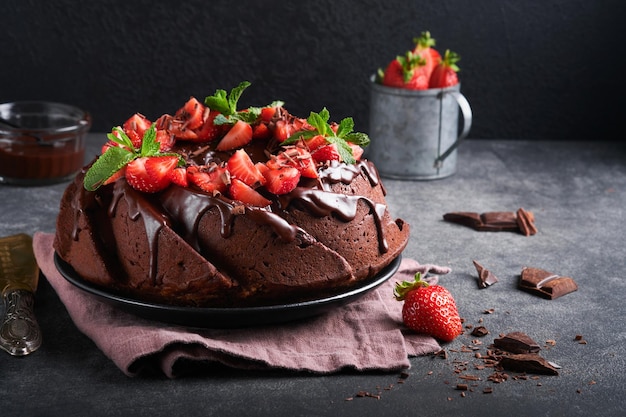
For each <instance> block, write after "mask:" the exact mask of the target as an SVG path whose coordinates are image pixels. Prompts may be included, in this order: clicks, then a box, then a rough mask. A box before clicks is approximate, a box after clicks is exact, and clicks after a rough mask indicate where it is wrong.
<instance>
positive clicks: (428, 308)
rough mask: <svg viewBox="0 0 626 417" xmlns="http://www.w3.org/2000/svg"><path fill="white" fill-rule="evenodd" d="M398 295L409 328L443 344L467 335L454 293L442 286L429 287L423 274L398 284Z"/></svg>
mask: <svg viewBox="0 0 626 417" xmlns="http://www.w3.org/2000/svg"><path fill="white" fill-rule="evenodd" d="M394 296H395V297H396V300H398V301H404V305H403V306H402V321H403V322H404V324H405V325H406V326H407V327H408V328H409V329H411V330H414V331H416V332H418V333H423V334H427V335H429V336H433V337H434V338H436V339H438V340H440V341H442V342H450V341H452V340H454V338H455V337H457V336H458V335H460V334H461V333H462V332H463V329H462V326H461V318H460V317H459V313H458V311H457V308H456V303H455V301H454V298H452V295H451V294H450V292H449V291H448V290H447V289H445V288H444V287H442V286H441V285H429V284H428V283H427V282H426V281H423V280H422V279H421V274H420V273H419V272H418V273H417V274H415V281H413V282H408V281H403V282H401V283H397V284H396V287H395V289H394Z"/></svg>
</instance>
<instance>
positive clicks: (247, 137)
mask: <svg viewBox="0 0 626 417" xmlns="http://www.w3.org/2000/svg"><path fill="white" fill-rule="evenodd" d="M251 140H252V126H250V125H249V124H248V123H246V122H244V121H241V120H237V122H236V123H235V124H234V125H233V127H231V128H230V130H229V131H228V133H226V135H225V136H224V137H223V138H222V140H220V143H218V144H217V146H216V148H215V149H216V150H218V151H230V150H233V149H237V148H241V147H243V146H245V145H247V144H248V143H250V141H251Z"/></svg>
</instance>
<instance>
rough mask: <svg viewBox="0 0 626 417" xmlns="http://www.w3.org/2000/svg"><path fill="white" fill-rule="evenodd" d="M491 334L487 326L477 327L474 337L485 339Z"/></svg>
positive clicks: (474, 330) (473, 331) (473, 332)
mask: <svg viewBox="0 0 626 417" xmlns="http://www.w3.org/2000/svg"><path fill="white" fill-rule="evenodd" d="M488 334H489V330H487V328H486V327H485V326H476V327H474V329H473V330H472V336H475V337H483V336H486V335H488Z"/></svg>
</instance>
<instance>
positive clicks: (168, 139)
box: [156, 129, 176, 152]
mask: <svg viewBox="0 0 626 417" xmlns="http://www.w3.org/2000/svg"><path fill="white" fill-rule="evenodd" d="M156 140H157V142H159V143H160V146H159V150H160V151H161V152H169V151H170V150H172V148H173V147H174V144H175V143H176V138H175V137H174V135H172V134H171V133H170V132H168V131H167V130H165V129H160V130H157V131H156Z"/></svg>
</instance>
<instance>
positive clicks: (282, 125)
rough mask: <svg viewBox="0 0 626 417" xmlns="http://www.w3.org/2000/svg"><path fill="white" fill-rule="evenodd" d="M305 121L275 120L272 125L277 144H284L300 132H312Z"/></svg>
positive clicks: (295, 119)
mask: <svg viewBox="0 0 626 417" xmlns="http://www.w3.org/2000/svg"><path fill="white" fill-rule="evenodd" d="M313 129H314V128H313V126H311V125H310V124H309V123H308V122H307V120H306V119H302V118H299V117H297V118H293V119H292V120H277V121H276V123H275V125H274V137H275V138H276V139H277V140H278V141H279V142H284V141H285V140H286V139H287V138H289V137H290V136H291V135H293V134H294V133H296V132H299V131H302V130H313Z"/></svg>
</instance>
